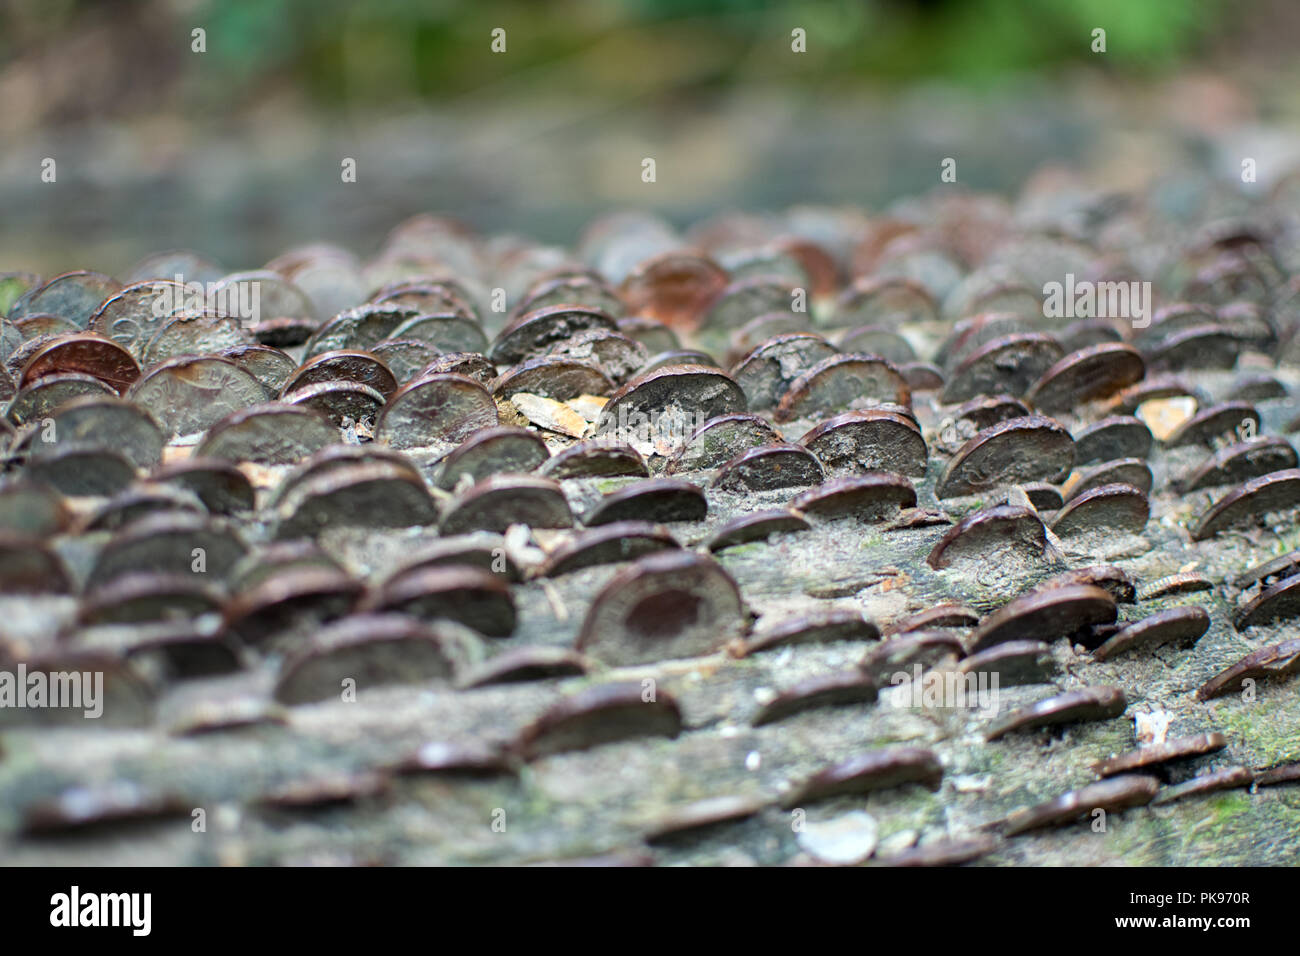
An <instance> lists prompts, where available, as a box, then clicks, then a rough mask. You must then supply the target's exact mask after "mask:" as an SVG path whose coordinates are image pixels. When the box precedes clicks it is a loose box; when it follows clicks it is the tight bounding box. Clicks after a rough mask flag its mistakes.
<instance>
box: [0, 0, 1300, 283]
mask: <svg viewBox="0 0 1300 956" xmlns="http://www.w3.org/2000/svg"><path fill="white" fill-rule="evenodd" d="M0 11H2V12H0V271H3V270H5V269H14V268H32V269H37V270H40V271H44V272H50V271H53V270H56V269H63V268H71V267H76V266H93V267H96V268H101V269H106V270H109V271H112V270H121V269H124V268H126V267H127V266H128V265H129V264H130V262H132V261H134V259H135V258H138V257H139V256H140V255H142V254H143V253H144V252H147V251H149V250H152V249H158V248H165V247H170V246H188V247H194V248H198V249H201V250H203V251H206V252H209V253H211V254H214V255H216V256H218V257H219V258H220V259H222V260H223V261H224V262H226V263H227V264H229V265H231V266H232V267H234V266H250V265H256V264H259V263H260V262H263V261H265V260H266V259H268V258H270V257H271V256H272V255H274V254H276V253H277V252H279V251H281V250H283V249H284V248H285V247H287V246H290V245H294V244H299V243H303V242H306V241H310V240H312V239H318V238H320V239H328V240H331V241H336V242H341V243H343V244H344V245H347V246H349V247H351V248H353V249H355V250H356V251H358V252H361V253H367V252H369V251H371V250H373V249H374V248H375V246H376V244H377V243H378V242H379V241H380V239H381V237H382V235H383V233H384V232H385V231H386V230H387V229H388V228H389V227H390V226H391V225H392V224H394V223H395V222H396V221H397V220H399V219H401V218H403V217H405V216H407V215H410V214H411V213H413V212H416V211H420V210H424V209H435V210H441V211H447V212H450V213H453V214H456V215H460V216H462V217H464V218H466V219H467V220H469V221H470V222H472V223H473V224H475V225H477V226H478V227H480V228H482V229H484V230H491V231H499V230H506V229H515V230H518V231H521V232H526V233H529V234H533V235H537V236H539V237H541V238H544V239H548V240H555V241H571V240H572V239H573V237H574V235H575V233H576V231H577V230H578V229H579V228H580V227H581V224H582V223H583V222H584V221H585V220H586V219H587V218H588V217H590V216H591V215H592V214H593V213H595V212H596V211H599V210H603V209H607V208H609V207H611V206H622V205H631V206H642V207H648V208H653V209H656V210H658V211H660V212H662V213H664V214H665V215H667V216H668V217H669V218H670V219H672V220H674V221H676V222H679V223H685V222H688V221H691V220H694V219H697V218H699V217H701V216H704V215H708V214H709V213H711V212H714V211H717V210H719V209H725V208H732V207H750V208H753V207H768V206H782V205H786V204H789V203H794V202H803V201H825V202H835V203H855V204H861V205H864V206H866V207H867V208H878V207H880V206H882V205H883V204H886V203H888V202H889V201H891V200H892V199H894V198H896V197H898V196H901V195H905V194H908V193H912V192H916V191H922V190H925V189H929V188H931V187H933V186H934V185H935V184H936V183H937V180H938V173H937V170H938V164H939V162H940V161H941V159H942V158H943V157H946V156H952V157H955V158H956V159H957V160H958V170H959V180H960V182H962V183H963V184H966V185H969V186H972V187H977V188H992V189H998V190H1003V191H1011V190H1014V189H1016V188H1017V187H1018V186H1019V185H1020V183H1021V182H1023V181H1024V179H1025V178H1026V177H1027V176H1029V175H1030V174H1031V173H1032V172H1033V171H1034V170H1035V169H1037V168H1039V167H1041V166H1042V165H1043V164H1044V163H1049V162H1062V163H1067V164H1070V165H1073V166H1076V167H1078V168H1081V169H1085V170H1087V171H1089V173H1090V174H1092V175H1095V176H1097V177H1100V178H1104V179H1106V180H1107V181H1110V182H1114V183H1116V184H1118V185H1121V186H1127V185H1134V184H1137V183H1141V182H1145V181H1149V180H1150V178H1151V177H1152V176H1154V175H1159V174H1161V173H1162V172H1163V171H1167V170H1169V169H1173V168H1183V167H1185V166H1192V167H1196V168H1200V169H1203V170H1205V171H1207V172H1223V171H1228V172H1230V171H1231V170H1232V169H1234V168H1235V165H1236V162H1237V160H1236V159H1235V157H1236V156H1238V155H1241V154H1242V150H1244V149H1250V150H1253V152H1252V153H1251V155H1257V157H1258V159H1259V162H1260V176H1261V179H1264V180H1266V179H1267V178H1268V177H1269V176H1271V175H1276V173H1277V172H1278V171H1280V170H1281V169H1284V168H1286V167H1287V166H1288V165H1290V164H1292V163H1294V162H1295V161H1296V159H1297V158H1300V149H1297V146H1296V140H1295V130H1296V127H1297V124H1296V118H1297V116H1300V93H1298V92H1297V90H1300V84H1297V83H1296V82H1295V80H1296V78H1297V77H1296V63H1295V59H1296V58H1295V57H1294V50H1295V46H1296V40H1297V39H1298V38H1300V4H1296V3H1295V2H1294V0H1255V2H1235V3H1229V2H1227V0H1068V2H1067V0H856V2H839V0H828V2H788V3H775V2H761V0H605V2H596V0H559V2H554V3H544V2H539V0H515V2H478V3H475V2H466V3H456V2H450V0H418V2H417V0H410V2H408V0H370V2H364V3H353V2H343V0H140V2H135V0H3V2H0ZM498 27H500V28H502V29H504V30H505V31H506V52H505V53H494V52H492V50H491V48H490V44H491V31H492V30H493V29H494V28H498ZM195 28H202V29H203V30H205V31H206V51H205V52H202V53H196V52H193V51H192V49H191V45H192V40H191V31H192V30H193V29H195ZM795 28H801V29H803V30H805V31H806V33H807V52H806V53H801V54H799V53H794V52H792V50H791V31H792V30H793V29H795ZM1095 28H1103V29H1105V30H1106V52H1105V53H1104V54H1097V53H1094V52H1093V51H1092V49H1091V44H1092V30H1093V29H1095ZM647 156H650V157H654V158H655V159H656V163H657V167H658V181H657V182H656V183H655V184H653V185H649V184H645V183H642V182H641V179H640V172H641V160H642V159H643V158H644V157H647ZM45 157H52V158H55V159H56V161H57V163H58V180H57V182H56V183H54V184H49V183H42V182H41V181H40V176H39V174H40V163H41V160H42V159H43V158H45ZM345 157H350V158H354V159H355V160H356V161H357V168H358V177H357V182H355V183H343V182H341V178H340V163H341V161H342V159H343V158H345Z"/></svg>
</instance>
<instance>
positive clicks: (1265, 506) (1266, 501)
mask: <svg viewBox="0 0 1300 956" xmlns="http://www.w3.org/2000/svg"><path fill="white" fill-rule="evenodd" d="M1297 505H1300V469H1296V468H1287V469H1284V470H1282V471H1275V472H1273V473H1271V474H1268V475H1261V476H1260V477H1258V478H1252V479H1250V480H1249V481H1247V482H1243V483H1242V484H1240V485H1238V486H1237V487H1236V488H1234V489H1233V490H1232V491H1230V492H1228V493H1227V494H1226V495H1224V496H1223V497H1222V498H1220V499H1219V500H1218V501H1216V502H1215V503H1214V504H1212V505H1211V506H1210V507H1209V508H1208V509H1206V511H1205V514H1203V515H1202V516H1201V519H1200V521H1199V522H1198V523H1197V525H1196V527H1195V528H1194V529H1193V530H1192V540H1193V541H1204V540H1206V539H1207V538H1213V537H1214V536H1215V535H1217V534H1219V533H1220V532H1222V531H1224V530H1227V529H1229V528H1241V527H1248V526H1250V525H1255V524H1262V523H1263V522H1264V521H1265V520H1267V517H1268V516H1269V515H1270V514H1275V513H1277V512H1281V511H1290V510H1291V509H1293V508H1295V507H1296V506H1297Z"/></svg>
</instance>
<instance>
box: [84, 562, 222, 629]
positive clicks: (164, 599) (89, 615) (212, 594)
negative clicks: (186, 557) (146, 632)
mask: <svg viewBox="0 0 1300 956" xmlns="http://www.w3.org/2000/svg"><path fill="white" fill-rule="evenodd" d="M222 600H223V595H222V592H221V590H220V589H219V588H217V587H216V586H215V585H214V584H213V583H211V582H208V581H204V580H203V579H201V578H200V577H199V575H195V574H155V573H150V572H145V573H141V574H124V575H122V576H120V577H117V578H114V579H113V580H112V581H110V582H108V583H107V584H105V585H103V586H101V587H98V588H95V589H93V590H91V591H88V592H86V594H85V596H84V597H83V598H82V600H81V607H80V608H79V610H78V612H77V620H78V621H79V622H80V623H82V624H140V623H142V622H147V621H162V620H180V621H186V620H190V619H192V618H196V617H198V616H199V615H201V614H209V613H218V612H220V610H221V605H222Z"/></svg>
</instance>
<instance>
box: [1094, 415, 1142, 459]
mask: <svg viewBox="0 0 1300 956" xmlns="http://www.w3.org/2000/svg"><path fill="white" fill-rule="evenodd" d="M1152 441H1153V439H1152V437H1151V429H1150V428H1148V427H1147V425H1146V422H1144V421H1142V420H1141V419H1140V418H1134V417H1133V416H1131V415H1111V416H1109V417H1107V418H1103V419H1101V420H1100V421H1097V422H1093V423H1092V424H1090V425H1085V426H1084V427H1083V428H1080V429H1078V430H1076V431H1075V433H1074V463H1075V464H1076V465H1090V464H1092V463H1093V462H1099V461H1114V460H1115V459H1116V458H1146V457H1147V456H1149V455H1150V454H1151V444H1152Z"/></svg>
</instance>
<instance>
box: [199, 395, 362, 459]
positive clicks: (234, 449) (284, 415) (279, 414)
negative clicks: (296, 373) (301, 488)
mask: <svg viewBox="0 0 1300 956" xmlns="http://www.w3.org/2000/svg"><path fill="white" fill-rule="evenodd" d="M338 440H339V433H338V429H337V428H335V427H334V425H333V424H332V423H331V422H330V421H328V420H327V419H326V418H325V416H324V415H321V414H320V413H319V412H316V411H313V410H311V409H307V408H299V407H297V406H294V405H286V404H284V403H282V402H269V403H266V404H262V405H253V406H251V407H249V408H244V409H240V410H239V411H237V412H233V413H232V414H230V415H227V416H226V417H225V418H223V419H222V420H221V421H219V422H217V423H216V424H214V425H213V426H212V427H211V428H209V429H208V430H207V432H206V433H205V434H204V436H203V440H202V441H201V442H200V443H199V446H198V447H197V448H196V449H195V451H194V454H195V455H196V456H197V457H199V458H216V459H224V460H226V461H235V462H239V461H251V462H256V463H257V464H261V465H290V464H293V463H294V462H297V461H300V460H302V459H303V458H306V457H307V456H308V455H311V454H312V453H314V452H317V451H320V449H322V448H324V447H325V446H327V445H330V444H333V443H334V442H336V441H338Z"/></svg>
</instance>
